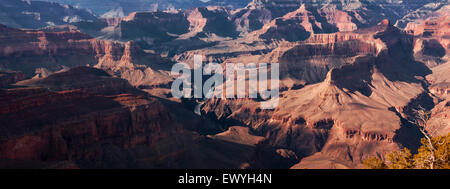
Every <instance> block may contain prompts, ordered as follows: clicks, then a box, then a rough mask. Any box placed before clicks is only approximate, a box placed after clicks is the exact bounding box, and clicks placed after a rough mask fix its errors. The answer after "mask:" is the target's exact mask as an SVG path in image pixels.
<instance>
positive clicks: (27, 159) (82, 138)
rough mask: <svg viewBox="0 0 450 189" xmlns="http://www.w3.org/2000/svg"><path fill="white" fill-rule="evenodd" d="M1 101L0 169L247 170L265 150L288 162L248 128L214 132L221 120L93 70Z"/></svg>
mask: <svg viewBox="0 0 450 189" xmlns="http://www.w3.org/2000/svg"><path fill="white" fill-rule="evenodd" d="M0 99H1V108H0V115H1V116H0V125H1V126H0V130H1V131H2V132H1V133H2V134H1V136H0V152H1V153H0V154H1V155H0V167H2V168H8V167H14V168H18V167H22V168H249V167H252V166H255V165H260V164H261V163H260V162H261V161H262V160H261V159H257V158H256V157H259V158H261V157H266V156H267V155H266V154H271V156H270V157H271V158H278V160H280V161H286V163H285V164H284V163H283V165H284V168H287V167H288V166H292V164H293V162H292V161H289V160H288V159H289V158H290V156H289V155H286V153H287V154H289V153H288V152H284V151H283V153H282V152H281V151H280V152H279V153H277V152H275V150H271V149H267V148H265V151H263V152H258V147H257V146H256V144H257V143H258V142H259V141H260V140H261V139H262V137H256V136H252V135H251V134H250V133H249V131H248V129H247V130H246V129H245V128H243V129H238V130H236V131H238V132H237V135H234V134H232V133H234V130H232V131H231V132H232V133H231V134H230V133H229V132H225V133H222V134H218V135H215V133H218V132H220V131H221V130H222V127H221V125H220V124H217V123H215V122H212V121H210V120H207V119H205V118H202V117H199V116H197V115H195V114H194V113H193V112H192V111H189V110H187V109H185V108H184V107H183V106H182V105H180V104H177V103H173V102H170V101H166V100H162V99H160V98H155V97H152V96H149V95H148V94H146V93H145V92H142V91H140V90H138V89H136V88H134V87H132V86H131V85H129V84H128V82H127V81H126V80H123V79H120V78H116V77H111V76H110V75H109V74H107V73H106V72H105V71H103V70H99V69H94V68H89V67H77V68H73V69H71V70H69V71H66V72H61V73H56V74H53V75H50V76H49V77H47V78H40V79H31V80H27V81H22V82H19V83H17V84H16V88H15V89H7V90H6V89H2V90H0ZM206 134H211V135H210V136H206ZM236 137H237V138H236ZM230 154H233V155H232V156H230ZM260 156H261V157H260ZM264 160H265V161H267V162H270V161H269V160H266V159H264ZM265 165H267V164H265ZM272 166H275V165H272ZM276 166H277V167H278V166H280V164H277V165H276Z"/></svg>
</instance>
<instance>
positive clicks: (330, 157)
mask: <svg viewBox="0 0 450 189" xmlns="http://www.w3.org/2000/svg"><path fill="white" fill-rule="evenodd" d="M346 39H351V40H346ZM413 42H414V41H413V37H412V36H408V35H407V34H405V33H403V32H401V31H400V30H399V29H397V28H394V27H393V26H392V25H390V23H389V22H388V21H384V22H381V23H380V24H379V25H377V26H375V27H373V28H369V29H364V30H358V31H355V32H354V33H336V34H320V35H317V34H316V35H313V36H312V37H311V38H310V39H308V40H306V41H305V42H304V44H302V43H300V44H299V45H298V46H295V47H293V48H291V49H290V50H288V51H286V52H285V53H284V54H283V55H282V56H281V58H280V61H279V62H280V63H281V64H284V66H286V65H289V67H288V68H287V69H286V72H287V73H289V75H284V76H285V77H291V78H292V77H294V78H297V79H305V80H308V79H309V81H311V82H314V81H315V82H318V83H317V84H312V85H306V86H305V87H304V88H302V89H291V90H287V91H284V92H282V94H281V96H282V98H281V99H280V105H279V106H278V108H276V109H275V110H274V111H261V110H258V106H259V102H255V101H253V100H250V99H238V100H226V101H225V100H217V99H213V100H211V101H209V102H208V103H206V104H205V106H204V107H203V110H204V112H206V113H207V114H208V115H210V116H213V117H218V119H220V120H226V121H228V122H229V123H230V124H238V123H240V124H244V125H248V126H251V127H252V128H253V129H255V130H256V131H258V134H260V135H262V136H265V137H266V139H267V142H268V143H269V144H270V145H272V146H276V147H277V148H285V149H292V150H293V151H294V152H296V154H297V155H298V156H299V157H302V158H303V159H302V160H301V161H300V164H298V165H297V166H295V167H294V168H305V167H307V168H320V167H322V168H333V167H334V168H355V167H359V166H360V165H361V162H362V160H364V159H365V158H367V157H371V156H373V155H374V154H385V153H387V152H389V151H392V150H396V149H397V148H398V146H399V145H403V146H408V147H410V148H417V144H418V143H417V141H419V139H418V138H415V136H417V132H418V131H417V130H414V129H407V128H405V127H407V126H404V125H403V123H402V121H401V120H402V119H403V116H405V117H406V116H407V114H408V112H410V109H411V108H414V107H415V104H416V103H415V102H416V101H421V102H425V101H426V99H428V98H429V97H427V96H428V95H427V94H426V92H425V89H424V88H423V87H422V85H421V82H420V81H419V80H415V79H413V78H414V76H418V75H421V76H422V77H423V76H425V75H426V74H429V73H431V71H430V70H429V69H428V68H427V67H425V66H424V65H423V64H422V63H416V62H415V61H414V58H413V57H412V49H413ZM330 57H333V58H334V59H333V60H339V59H341V60H342V61H341V62H342V64H336V61H329V58H330ZM325 58H327V59H325ZM319 60H323V61H322V64H318V62H319ZM331 62H333V63H334V64H331ZM312 63H315V64H312ZM297 65H299V66H298V67H295V66H297ZM307 66H309V67H307ZM320 66H322V69H323V70H320ZM305 67H306V68H305ZM296 68H298V70H296ZM302 68H303V69H304V70H302V71H304V72H303V73H304V74H303V75H300V74H299V73H302V72H300V71H301V69H302ZM328 69H329V71H328ZM426 70H428V72H423V71H426ZM400 72H401V73H403V74H398V73H400ZM313 73H316V74H317V76H315V77H312V75H313ZM321 73H324V75H321ZM321 81H323V82H321ZM400 91H402V92H400ZM405 91H408V92H406V93H405ZM413 141H416V142H413ZM414 146H415V147H414Z"/></svg>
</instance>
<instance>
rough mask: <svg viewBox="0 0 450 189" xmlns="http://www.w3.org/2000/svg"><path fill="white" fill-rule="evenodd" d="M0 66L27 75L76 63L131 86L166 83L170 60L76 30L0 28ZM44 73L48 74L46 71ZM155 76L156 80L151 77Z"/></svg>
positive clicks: (39, 75) (134, 46) (128, 43)
mask: <svg viewBox="0 0 450 189" xmlns="http://www.w3.org/2000/svg"><path fill="white" fill-rule="evenodd" d="M0 30H1V32H0V43H1V44H3V45H2V47H1V48H0V67H1V68H2V69H7V70H14V71H21V72H23V73H25V74H26V75H27V76H28V77H33V76H35V75H37V77H42V76H43V75H44V76H45V75H48V73H53V72H57V71H60V70H66V69H67V68H72V67H77V66H84V65H88V66H96V67H98V68H102V69H104V70H108V71H111V72H112V73H115V74H117V75H118V76H120V77H122V78H126V79H127V80H129V81H130V83H132V84H133V85H135V86H141V85H144V86H154V85H156V86H158V85H167V83H168V82H170V81H171V80H172V78H170V77H169V76H168V72H169V71H170V70H169V68H170V64H171V63H170V61H168V60H166V59H164V58H162V57H160V56H159V55H155V54H152V53H147V52H144V50H142V49H141V48H140V47H139V46H138V45H137V44H136V43H134V42H132V41H130V42H127V43H120V42H112V41H105V40H98V39H94V38H92V37H90V36H88V35H86V34H83V33H80V32H79V31H77V30H70V31H57V32H45V31H40V30H19V29H12V28H8V27H5V26H1V27H0ZM47 72H48V73H47ZM154 75H158V77H157V78H158V79H151V78H152V77H153V76H154Z"/></svg>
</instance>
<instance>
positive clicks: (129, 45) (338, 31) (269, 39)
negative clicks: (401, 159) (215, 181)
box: [0, 0, 450, 169]
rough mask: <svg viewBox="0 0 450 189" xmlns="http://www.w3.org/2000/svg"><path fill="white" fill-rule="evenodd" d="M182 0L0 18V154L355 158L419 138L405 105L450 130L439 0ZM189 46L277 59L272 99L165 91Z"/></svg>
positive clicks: (46, 162)
mask: <svg viewBox="0 0 450 189" xmlns="http://www.w3.org/2000/svg"><path fill="white" fill-rule="evenodd" d="M60 2H62V3H73V2H69V1H60ZM114 2H119V3H118V4H114V7H102V8H103V9H102V10H96V11H95V12H97V14H98V13H102V14H103V13H106V12H108V11H110V10H111V9H116V8H117V7H116V5H117V6H119V5H120V6H124V4H123V3H121V1H114ZM149 2H150V1H149ZM152 2H153V1H152ZM40 3H43V2H40ZM167 3H168V2H167ZM185 3H186V2H185ZM187 3H188V4H189V2H187ZM21 4H23V5H24V6H25V5H26V6H33V5H37V4H38V3H34V1H32V2H31V4H27V2H22V1H21ZM188 4H185V5H176V4H173V6H174V8H175V9H170V10H169V9H166V8H167V7H165V6H166V5H167V4H166V5H162V6H161V7H164V9H166V10H156V11H155V10H153V11H149V10H140V9H139V10H136V7H135V5H130V6H129V7H128V8H127V9H125V7H122V9H123V10H121V11H122V12H125V13H126V14H127V15H125V14H122V13H121V14H118V15H116V16H104V17H98V16H95V15H93V14H90V13H89V14H86V15H85V16H86V17H85V18H83V19H79V20H73V22H70V21H67V22H65V21H62V22H55V24H52V25H49V24H42V23H37V24H36V23H33V24H31V25H26V24H20V22H19V21H17V20H16V21H4V20H0V99H1V100H0V104H1V106H0V107H1V108H0V112H1V113H0V130H1V131H2V132H1V136H0V152H1V153H0V167H2V168H8V167H12V168H17V167H20V168H81V169H83V168H88V169H89V168H178V169H180V168H181V169H184V168H187V169H188V168H240V169H253V168H281V169H288V168H292V169H304V168H308V169H316V168H319V169H349V168H364V167H363V165H362V162H363V160H365V159H367V158H370V157H373V156H378V157H381V158H384V156H385V155H386V154H387V153H389V152H391V151H394V150H399V149H402V148H404V147H407V148H409V149H411V150H412V151H413V152H416V151H417V149H418V148H419V147H420V139H421V138H422V137H423V134H422V133H421V132H420V131H419V129H418V128H417V126H416V125H413V124H412V123H411V121H412V120H413V119H414V116H415V115H414V110H415V109H418V108H424V109H426V110H427V111H430V112H431V118H430V120H429V122H428V124H427V126H426V130H427V132H428V133H429V134H430V135H431V136H441V135H445V134H447V133H449V132H450V117H449V116H450V98H449V97H450V96H449V94H450V88H449V86H450V78H449V76H448V74H447V73H449V71H450V62H449V55H450V54H449V53H450V15H449V11H448V8H449V5H448V1H444V0H440V1H411V2H406V1H377V2H375V1H358V0H354V1H353V0H352V1H334V0H323V1H308V0H274V1H266V0H253V1H250V2H249V3H248V4H247V2H246V3H245V4H244V3H242V2H239V3H238V2H237V1H236V2H235V1H232V2H230V3H229V4H226V3H224V2H223V1H219V0H218V1H210V2H209V3H207V4H204V3H199V4H197V3H194V4H189V5H188ZM53 5H54V6H58V7H59V6H62V7H65V8H66V9H69V10H71V11H81V12H75V13H73V14H81V13H83V14H85V13H88V12H85V11H84V10H82V9H78V8H73V7H71V6H64V5H59V4H56V3H55V4H53ZM80 5H82V6H81V7H82V8H90V7H91V6H92V5H90V4H89V2H87V1H86V2H84V1H83V2H82V3H81V4H80ZM206 5H213V6H206ZM227 5H229V6H227ZM133 7H134V8H133ZM178 8H180V9H178ZM21 9H25V8H21ZM33 10H37V9H35V8H33ZM16 12H17V11H16ZM69 12H70V11H69ZM3 14H10V15H14V14H15V13H9V12H5V13H3ZM70 14H72V13H70ZM51 17H53V18H61V17H63V16H61V15H55V16H51ZM1 18H7V17H4V16H1ZM40 22H41V21H40ZM194 55H202V57H203V61H204V62H214V63H218V64H220V65H222V66H223V68H225V65H226V64H227V63H243V64H250V63H257V64H258V63H279V65H280V78H279V83H280V98H279V106H278V107H277V108H275V109H273V110H263V109H261V108H260V106H259V104H260V103H261V101H264V100H263V99H260V98H258V99H252V98H212V99H176V98H174V97H173V96H172V95H171V85H172V83H173V81H174V80H175V79H176V77H175V76H174V75H172V74H171V68H172V66H173V65H174V64H175V63H179V62H183V63H187V64H189V65H190V66H191V67H192V65H193V58H194ZM204 79H205V80H206V79H207V78H204ZM230 82H233V83H234V82H236V81H235V80H231V81H226V82H225V83H223V85H229V84H230ZM245 82H246V83H247V82H248V78H246V81H245ZM194 110H195V111H194Z"/></svg>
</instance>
